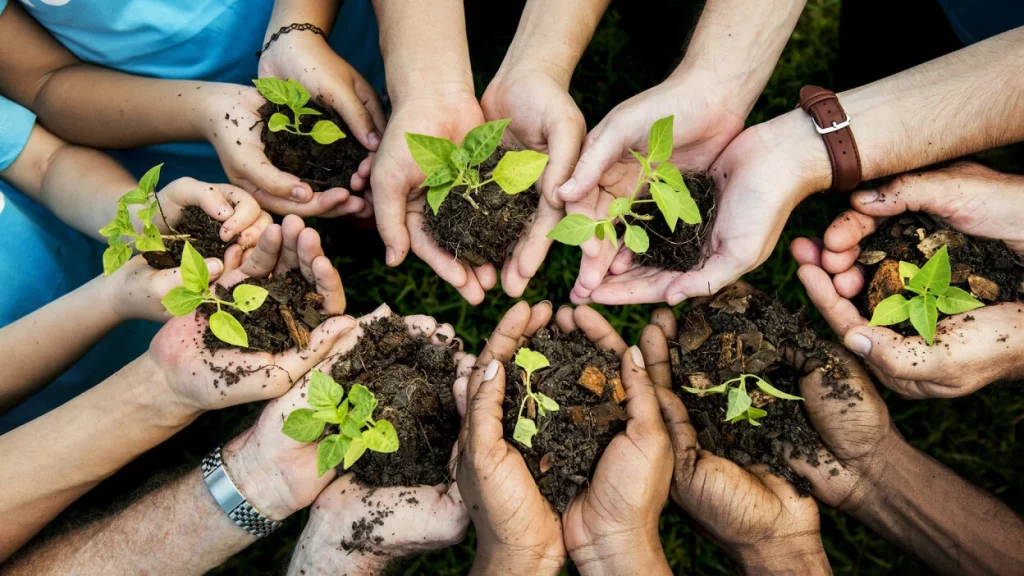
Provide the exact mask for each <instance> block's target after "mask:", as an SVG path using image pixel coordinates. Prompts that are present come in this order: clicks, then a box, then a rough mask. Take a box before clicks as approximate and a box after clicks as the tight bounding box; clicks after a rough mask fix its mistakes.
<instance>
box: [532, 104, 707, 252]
mask: <svg viewBox="0 0 1024 576" xmlns="http://www.w3.org/2000/svg"><path fill="white" fill-rule="evenodd" d="M674 118H675V117H674V116H669V117H667V118H662V119H661V120H658V121H657V122H655V123H654V125H653V126H651V134H650V136H649V139H648V146H647V149H648V151H649V152H648V155H647V156H643V155H642V154H640V153H639V152H636V151H635V150H630V153H632V154H633V157H634V158H636V159H637V161H638V162H640V166H641V168H642V170H641V172H640V178H639V179H638V180H637V183H636V188H635V189H634V190H633V194H632V195H631V196H629V197H628V198H617V199H615V200H614V201H613V202H612V203H611V205H609V206H608V217H607V218H605V219H603V220H598V221H596V222H595V221H594V220H591V219H590V218H588V217H587V216H584V215H582V214H569V215H568V216H566V217H565V218H562V221H561V222H559V223H558V225H557V226H555V227H554V229H553V230H551V232H549V233H548V238H550V239H552V240H555V241H558V242H561V243H562V244H568V245H570V246H579V245H580V244H583V243H584V242H586V241H587V240H590V238H591V237H593V236H595V235H596V236H597V238H598V239H599V240H604V239H605V238H609V239H610V240H611V241H612V244H614V245H615V247H616V248H618V246H619V240H618V236H617V235H616V231H615V223H616V222H620V223H622V224H623V225H624V226H625V227H626V229H625V233H624V234H623V241H624V242H625V243H626V247H627V248H629V249H630V250H632V251H633V252H634V253H637V254H642V253H644V252H647V249H648V248H649V247H650V245H651V241H650V238H649V237H648V236H647V231H646V230H645V229H644V228H643V227H642V226H638V225H636V222H637V221H643V220H651V219H652V218H653V216H649V215H641V214H637V213H636V212H633V207H634V206H636V205H637V204H646V203H649V202H654V203H655V204H656V205H657V206H658V210H659V211H660V212H661V215H662V216H663V217H664V218H665V222H666V223H667V224H668V227H669V230H672V231H673V232H675V230H676V223H677V222H678V221H679V220H682V221H683V222H685V223H687V224H700V223H701V216H700V209H699V208H698V207H697V203H696V202H694V200H693V196H691V195H690V191H689V189H687V187H686V183H685V182H684V181H683V175H682V174H681V173H680V172H679V169H678V168H676V167H675V166H674V165H673V164H672V163H671V162H669V161H668V159H669V157H670V156H672V130H673V121H674ZM652 164H658V167H657V168H652V167H651V165H652ZM645 185H646V186H647V187H648V189H649V190H650V192H651V197H650V198H644V199H638V198H637V194H639V193H640V191H641V190H642V189H643V188H644V186H645ZM631 222H632V223H631Z"/></svg>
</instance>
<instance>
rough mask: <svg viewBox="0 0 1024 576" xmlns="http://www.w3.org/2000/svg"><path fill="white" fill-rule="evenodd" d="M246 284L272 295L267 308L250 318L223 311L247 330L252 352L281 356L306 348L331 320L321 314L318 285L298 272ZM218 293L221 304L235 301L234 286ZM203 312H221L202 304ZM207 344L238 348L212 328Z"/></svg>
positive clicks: (217, 287) (212, 347) (220, 288)
mask: <svg viewBox="0 0 1024 576" xmlns="http://www.w3.org/2000/svg"><path fill="white" fill-rule="evenodd" d="M242 284H252V285H253V286H259V287H261V288H265V289H266V290H267V292H268V296H267V300H266V301H265V302H264V303H263V305H262V306H260V307H259V308H257V309H256V310H253V311H252V312H250V313H248V314H246V313H244V312H241V311H239V310H236V309H234V308H230V307H227V306H225V307H224V308H223V309H224V310H225V311H226V312H228V313H229V314H231V315H232V316H234V317H235V318H237V319H238V321H239V322H241V323H242V327H243V328H245V333H246V334H248V336H249V348H248V350H251V351H260V352H270V353H271V354H277V353H279V352H284V351H285V350H288V349H289V348H294V347H296V346H298V347H299V348H300V349H302V348H306V346H307V345H308V344H309V333H310V331H311V330H313V329H314V328H316V327H317V326H319V325H320V324H321V323H322V322H323V321H324V320H325V319H327V316H325V315H324V314H322V313H321V312H320V310H321V307H322V305H323V301H324V299H323V297H322V296H320V295H319V294H317V292H316V287H315V286H314V285H312V284H310V283H309V282H308V281H307V280H306V279H305V278H303V277H302V274H300V273H298V272H297V271H295V270H289V271H288V272H285V273H284V274H277V275H274V276H271V277H270V278H250V279H248V280H245V281H244V282H242ZM214 289H215V290H217V297H218V298H220V299H221V300H226V301H228V302H233V301H234V300H233V299H232V298H231V291H232V290H233V289H234V286H232V287H231V288H230V289H229V288H225V287H223V286H221V285H219V284H217V285H215V288H214ZM199 311H200V313H201V314H204V315H205V316H207V317H209V315H210V314H213V313H214V312H216V311H217V306H216V305H214V304H202V305H201V306H200V307H199ZM203 342H204V343H205V344H206V347H207V348H209V349H210V350H220V349H223V348H235V346H233V345H231V344H228V343H227V342H224V341H223V340H221V339H219V338H217V337H216V336H214V335H213V332H211V331H210V328H209V326H207V328H206V332H205V333H204V334H203Z"/></svg>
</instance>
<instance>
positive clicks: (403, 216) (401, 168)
mask: <svg viewBox="0 0 1024 576" xmlns="http://www.w3.org/2000/svg"><path fill="white" fill-rule="evenodd" d="M483 121H484V114H483V112H482V111H481V110H480V104H479V103H478V102H477V101H476V98H475V97H473V95H472V94H465V95H459V96H455V95H453V96H450V97H449V98H447V99H438V100H435V99H433V98H425V97H424V98H421V99H418V100H417V99H413V100H409V101H406V102H405V103H404V104H403V105H402V106H401V107H400V108H397V109H396V110H395V111H394V114H393V115H392V116H391V119H390V121H389V122H388V127H387V130H385V132H384V139H383V141H382V142H381V144H380V147H379V148H378V150H377V154H375V155H374V157H373V170H372V172H373V173H372V175H371V176H370V180H371V183H370V188H372V189H373V194H374V200H375V201H374V211H375V212H376V215H377V229H378V231H379V232H380V236H381V238H382V239H383V240H384V244H385V245H386V246H387V251H386V253H385V262H386V263H387V265H388V266H397V265H399V264H401V263H402V261H403V260H405V257H406V255H407V254H408V253H409V249H410V247H411V248H412V251H413V252H415V253H416V255H417V256H419V257H420V258H421V259H422V260H423V261H424V262H426V263H427V265H429V266H430V267H431V268H433V269H434V271H435V272H437V274H438V276H440V277H441V278H442V279H443V280H444V281H446V282H448V283H449V284H451V285H452V286H454V287H455V288H456V289H457V290H458V291H459V293H460V294H462V296H463V298H465V299H466V300H467V301H468V302H469V303H470V304H474V305H476V304H479V303H480V302H483V299H484V291H486V290H490V289H491V288H493V287H494V285H495V284H497V282H498V274H497V271H496V270H495V269H494V266H492V265H491V264H485V265H484V266H481V267H479V268H476V269H474V268H472V267H470V266H469V265H467V264H464V263H463V262H461V261H459V260H457V259H456V258H455V257H454V256H453V255H451V254H449V253H448V252H447V251H445V250H444V249H442V248H441V247H440V246H438V245H437V242H435V241H434V239H433V238H431V237H430V235H429V234H427V232H425V231H424V229H423V218H424V216H423V214H424V210H425V209H426V191H425V189H424V188H422V187H421V186H420V185H421V184H422V183H423V181H424V180H425V179H426V175H425V174H424V173H423V171H422V170H420V168H419V166H417V165H416V162H415V161H413V159H412V154H411V153H410V152H409V147H408V144H407V143H406V140H405V134H406V133H407V132H409V133H414V134H428V135H431V136H436V137H439V138H447V139H449V140H451V141H453V142H461V141H462V138H463V136H465V135H466V133H467V132H469V131H470V130H472V129H473V128H475V127H477V126H479V125H480V124H482V123H483Z"/></svg>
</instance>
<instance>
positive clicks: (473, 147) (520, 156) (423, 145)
mask: <svg viewBox="0 0 1024 576" xmlns="http://www.w3.org/2000/svg"><path fill="white" fill-rule="evenodd" d="M509 122H510V120H507V119H505V120H495V121H494V122H488V123H486V124H481V125H480V126H477V127H476V128H473V129H472V130H470V131H469V133H468V134H466V137H465V138H463V139H462V144H461V145H458V146H456V145H455V143H454V142H452V141H451V140H448V139H445V138H437V137H434V136H427V135H424V134H410V133H408V132H406V134H405V141H406V143H407V144H408V146H409V153H410V154H412V159H413V160H415V161H416V164H418V165H419V167H420V170H423V173H424V174H426V175H427V179H426V180H424V181H423V184H422V186H423V187H425V188H427V189H428V190H427V203H428V204H430V208H431V209H432V210H433V211H434V214H435V215H436V214H437V211H438V210H439V209H440V208H441V203H443V202H444V201H445V199H447V198H448V194H449V193H450V192H451V190H452V188H455V187H457V186H465V188H466V190H465V191H464V192H463V193H462V197H463V198H465V199H466V200H467V201H468V202H469V203H470V204H471V205H472V206H473V207H474V208H478V206H477V204H476V201H475V200H474V199H473V193H474V192H476V191H477V190H479V189H481V188H483V187H484V186H485V185H487V184H490V183H491V182H494V183H496V184H497V185H498V186H500V187H501V189H502V190H504V191H505V193H506V194H509V195H512V194H519V193H520V192H522V191H524V190H526V189H528V188H529V187H530V186H533V184H534V183H535V182H537V179H538V178H540V175H541V173H542V172H543V171H544V167H545V166H547V163H548V156H547V154H541V153H540V152H534V151H533V150H522V151H519V152H506V153H505V155H504V156H502V157H501V160H500V161H498V165H497V166H495V167H494V172H492V173H491V174H490V177H489V178H487V179H486V180H481V177H480V170H479V169H478V166H480V164H482V163H483V162H484V161H486V160H487V159H488V158H490V157H491V155H492V154H494V152H495V151H496V150H497V149H498V145H499V144H501V137H502V135H503V134H504V133H505V128H506V127H507V126H508V123H509Z"/></svg>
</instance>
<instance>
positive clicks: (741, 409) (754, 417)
mask: <svg viewBox="0 0 1024 576" xmlns="http://www.w3.org/2000/svg"><path fill="white" fill-rule="evenodd" d="M748 378H753V379H754V383H755V384H757V387H758V388H760V389H761V391H762V392H764V393H765V394H767V395H769V396H774V397H776V398H781V399H782V400H803V398H801V397H800V396H794V395H792V394H786V393H785V392H783V391H782V390H779V389H778V388H776V387H774V386H772V385H771V384H769V383H768V381H767V380H765V379H764V378H761V377H760V376H758V375H756V374H740V375H739V376H737V377H736V378H733V379H731V380H726V381H725V382H722V383H721V384H719V385H718V386H714V387H711V388H706V389H704V390H701V389H700V388H691V387H689V386H683V387H682V388H683V390H686V391H687V392H690V393H692V394H726V393H728V394H729V405H728V406H727V407H726V409H725V420H724V421H725V422H729V423H730V424H735V423H736V422H739V421H741V420H746V421H747V422H750V425H751V426H760V425H761V423H760V422H758V419H760V418H764V417H765V416H767V415H768V412H765V411H764V410H761V409H760V408H757V407H755V406H753V401H752V400H751V399H750V395H749V394H747V379H748ZM737 383H738V384H739V386H736V387H735V388H733V387H732V385H733V384H737Z"/></svg>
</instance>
